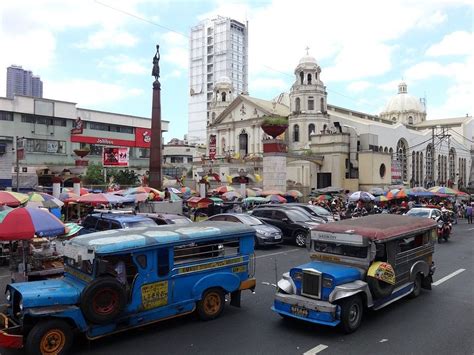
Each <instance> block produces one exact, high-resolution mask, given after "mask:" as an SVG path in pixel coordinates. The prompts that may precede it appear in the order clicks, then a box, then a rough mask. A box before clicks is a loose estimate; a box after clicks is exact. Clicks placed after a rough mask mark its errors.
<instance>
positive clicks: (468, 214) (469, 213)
mask: <svg viewBox="0 0 474 355" xmlns="http://www.w3.org/2000/svg"><path fill="white" fill-rule="evenodd" d="M473 205H474V202H471V204H470V205H469V206H467V207H466V218H467V223H469V224H472V206H473Z"/></svg>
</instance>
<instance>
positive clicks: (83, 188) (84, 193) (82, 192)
mask: <svg viewBox="0 0 474 355" xmlns="http://www.w3.org/2000/svg"><path fill="white" fill-rule="evenodd" d="M79 191H80V194H81V196H82V195H87V194H88V193H89V190H88V189H86V188H85V187H81V189H80V190H79ZM63 192H72V193H74V189H73V188H72V187H65V188H63Z"/></svg>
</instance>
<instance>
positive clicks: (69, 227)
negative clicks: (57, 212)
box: [61, 223, 84, 238]
mask: <svg viewBox="0 0 474 355" xmlns="http://www.w3.org/2000/svg"><path fill="white" fill-rule="evenodd" d="M64 226H65V230H64V234H63V235H62V236H61V237H63V238H68V237H70V236H72V235H74V234H76V233H78V232H79V231H80V230H81V229H82V228H84V227H82V226H80V225H79V224H77V223H65V224H64Z"/></svg>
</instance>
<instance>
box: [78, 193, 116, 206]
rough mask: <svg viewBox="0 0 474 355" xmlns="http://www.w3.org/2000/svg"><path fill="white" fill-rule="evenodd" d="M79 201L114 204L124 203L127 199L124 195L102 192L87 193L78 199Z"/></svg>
mask: <svg viewBox="0 0 474 355" xmlns="http://www.w3.org/2000/svg"><path fill="white" fill-rule="evenodd" d="M77 202H78V203H89V204H104V205H109V204H110V205H114V204H118V203H124V202H125V199H124V198H123V197H122V196H118V195H113V194H108V193H105V194H104V193H100V194H87V195H84V196H81V197H79V198H78V199H77Z"/></svg>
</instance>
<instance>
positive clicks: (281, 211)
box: [252, 207, 319, 247]
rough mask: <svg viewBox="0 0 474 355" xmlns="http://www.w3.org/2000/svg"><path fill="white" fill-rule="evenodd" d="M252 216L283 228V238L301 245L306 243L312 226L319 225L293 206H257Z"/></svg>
mask: <svg viewBox="0 0 474 355" xmlns="http://www.w3.org/2000/svg"><path fill="white" fill-rule="evenodd" d="M252 216H254V217H257V218H259V219H261V220H262V221H264V222H265V223H268V224H271V225H273V226H275V227H277V228H279V229H281V231H282V233H283V239H284V240H285V239H286V240H289V241H292V242H294V243H296V245H298V246H299V247H304V246H305V245H306V239H307V238H308V236H309V232H310V230H311V228H313V227H315V226H317V225H319V223H318V222H315V221H314V220H312V219H311V218H310V217H308V215H307V214H305V213H303V212H300V211H298V210H296V209H292V208H271V207H268V208H257V209H255V210H253V212H252Z"/></svg>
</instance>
